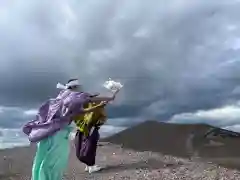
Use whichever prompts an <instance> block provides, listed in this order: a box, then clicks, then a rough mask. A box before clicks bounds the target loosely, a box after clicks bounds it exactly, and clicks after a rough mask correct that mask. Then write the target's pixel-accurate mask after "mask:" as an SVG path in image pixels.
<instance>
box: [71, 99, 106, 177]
mask: <svg viewBox="0 0 240 180" xmlns="http://www.w3.org/2000/svg"><path fill="white" fill-rule="evenodd" d="M95 106H99V103H94V102H89V103H87V105H86V109H89V108H93V107H95ZM106 119H107V116H106V112H105V106H102V107H100V108H96V109H94V111H92V112H89V113H85V114H83V115H79V116H77V117H75V119H74V122H75V124H76V126H77V132H76V135H75V149H76V156H77V158H78V160H79V161H81V162H82V163H84V164H85V165H86V168H85V171H88V172H89V173H93V172H97V171H99V170H101V169H102V168H101V167H100V166H98V165H96V164H95V158H96V150H97V143H98V140H99V138H100V135H99V129H100V126H101V125H103V124H104V123H105V122H106Z"/></svg>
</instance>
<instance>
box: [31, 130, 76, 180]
mask: <svg viewBox="0 0 240 180" xmlns="http://www.w3.org/2000/svg"><path fill="white" fill-rule="evenodd" d="M71 130H72V127H71V126H68V127H66V128H65V129H62V130H61V131H59V132H57V133H56V134H54V135H53V136H51V137H49V138H47V139H44V140H42V141H40V142H39V143H38V144H37V152H36V156H35V159H34V163H33V168H32V180H61V179H62V176H63V173H64V171H65V169H66V168H67V165H68V156H69V151H70V146H69V134H70V132H71Z"/></svg>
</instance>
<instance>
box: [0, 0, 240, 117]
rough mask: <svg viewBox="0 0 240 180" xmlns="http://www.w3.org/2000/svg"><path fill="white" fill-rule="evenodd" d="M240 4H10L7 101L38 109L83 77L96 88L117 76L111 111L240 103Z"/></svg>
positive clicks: (5, 38) (3, 34)
mask: <svg viewBox="0 0 240 180" xmlns="http://www.w3.org/2000/svg"><path fill="white" fill-rule="evenodd" d="M239 9H240V3H239V2H238V1H234V0H233V1H227V0H226V1H221V2H219V1H211V2H209V1H207V0H204V1H203V0H201V1H200V0H198V1H194V2H191V3H190V2H189V1H188V2H187V1H184V0H177V1H166V2H165V1H164V2H162V1H157V0H151V1H143V0H142V1H139V0H131V1H110V0H103V1H97V0H88V1H86V0H84V1H81V2H80V1H74V0H69V1H63V0H58V1H57V0H53V1H47V0H43V1H39V2H37V1H31V2H30V1H25V3H23V2H22V1H20V0H18V1H12V2H9V1H6V2H4V3H3V4H2V5H1V10H0V11H1V12H2V15H1V17H0V26H1V27H2V28H1V30H0V38H1V42H0V52H1V57H0V60H1V67H0V75H1V76H0V83H1V86H0V100H1V104H2V105H3V106H6V105H7V106H13V105H14V106H25V107H33V108H35V107H37V105H38V104H39V103H41V102H42V101H43V100H45V99H47V98H48V97H50V96H52V95H55V93H56V90H55V84H56V83H57V82H58V81H61V82H62V81H66V80H67V79H68V78H71V77H76V76H77V77H80V80H81V81H82V82H83V84H84V85H85V88H86V90H91V91H100V86H101V84H102V82H103V81H105V80H106V79H107V78H108V77H112V78H116V79H118V80H120V81H122V82H123V83H124V85H125V86H124V89H123V90H122V92H121V93H120V94H119V98H118V100H117V101H116V103H115V108H114V107H111V108H112V111H111V117H114V116H120V117H121V116H122V117H132V116H134V117H135V116H136V117H138V116H140V117H146V118H156V117H158V118H160V119H161V120H166V119H169V118H170V117H171V116H173V115H174V114H179V113H183V112H194V111H196V110H199V109H211V108H216V107H220V106H222V105H225V104H227V103H232V102H235V101H236V99H237V98H239V93H236V92H237V91H236V88H237V87H238V84H239V82H240V78H239V75H240V71H239V70H240V61H238V57H239V50H240V38H239V35H240V31H239V28H240V22H239V18H238V17H239V12H240V11H239ZM234 90H235V91H234ZM233 92H234V93H233Z"/></svg>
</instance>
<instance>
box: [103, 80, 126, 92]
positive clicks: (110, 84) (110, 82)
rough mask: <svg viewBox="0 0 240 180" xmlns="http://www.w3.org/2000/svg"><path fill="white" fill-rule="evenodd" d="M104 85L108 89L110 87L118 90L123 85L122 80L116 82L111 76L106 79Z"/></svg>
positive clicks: (112, 89)
mask: <svg viewBox="0 0 240 180" xmlns="http://www.w3.org/2000/svg"><path fill="white" fill-rule="evenodd" d="M103 86H104V87H105V88H106V89H109V90H111V91H113V92H114V91H117V90H120V89H121V88H122V87H123V85H122V84H121V83H120V82H116V81H113V80H112V79H111V78H109V79H108V81H106V82H105V83H104V84H103Z"/></svg>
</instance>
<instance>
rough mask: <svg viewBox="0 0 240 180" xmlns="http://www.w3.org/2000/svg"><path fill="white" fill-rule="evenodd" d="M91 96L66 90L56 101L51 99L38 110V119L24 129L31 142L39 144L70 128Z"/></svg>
mask: <svg viewBox="0 0 240 180" xmlns="http://www.w3.org/2000/svg"><path fill="white" fill-rule="evenodd" d="M89 100H90V97H89V94H87V93H82V92H74V91H70V90H64V91H61V92H60V93H59V95H58V96H57V97H56V98H55V99H49V100H48V101H47V102H45V103H44V104H43V105H42V106H41V107H40V108H39V110H38V114H37V115H36V118H35V119H34V120H32V121H30V122H28V123H27V124H25V125H24V127H23V132H24V133H25V134H26V135H27V136H28V138H29V141H31V142H39V141H41V140H43V139H45V138H47V137H49V136H51V135H53V134H55V133H56V132H58V131H59V130H61V129H63V128H65V127H66V126H68V125H69V124H70V123H71V121H72V118H73V117H74V116H76V115H79V114H81V113H82V109H83V104H84V103H87V102H88V101H89Z"/></svg>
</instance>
